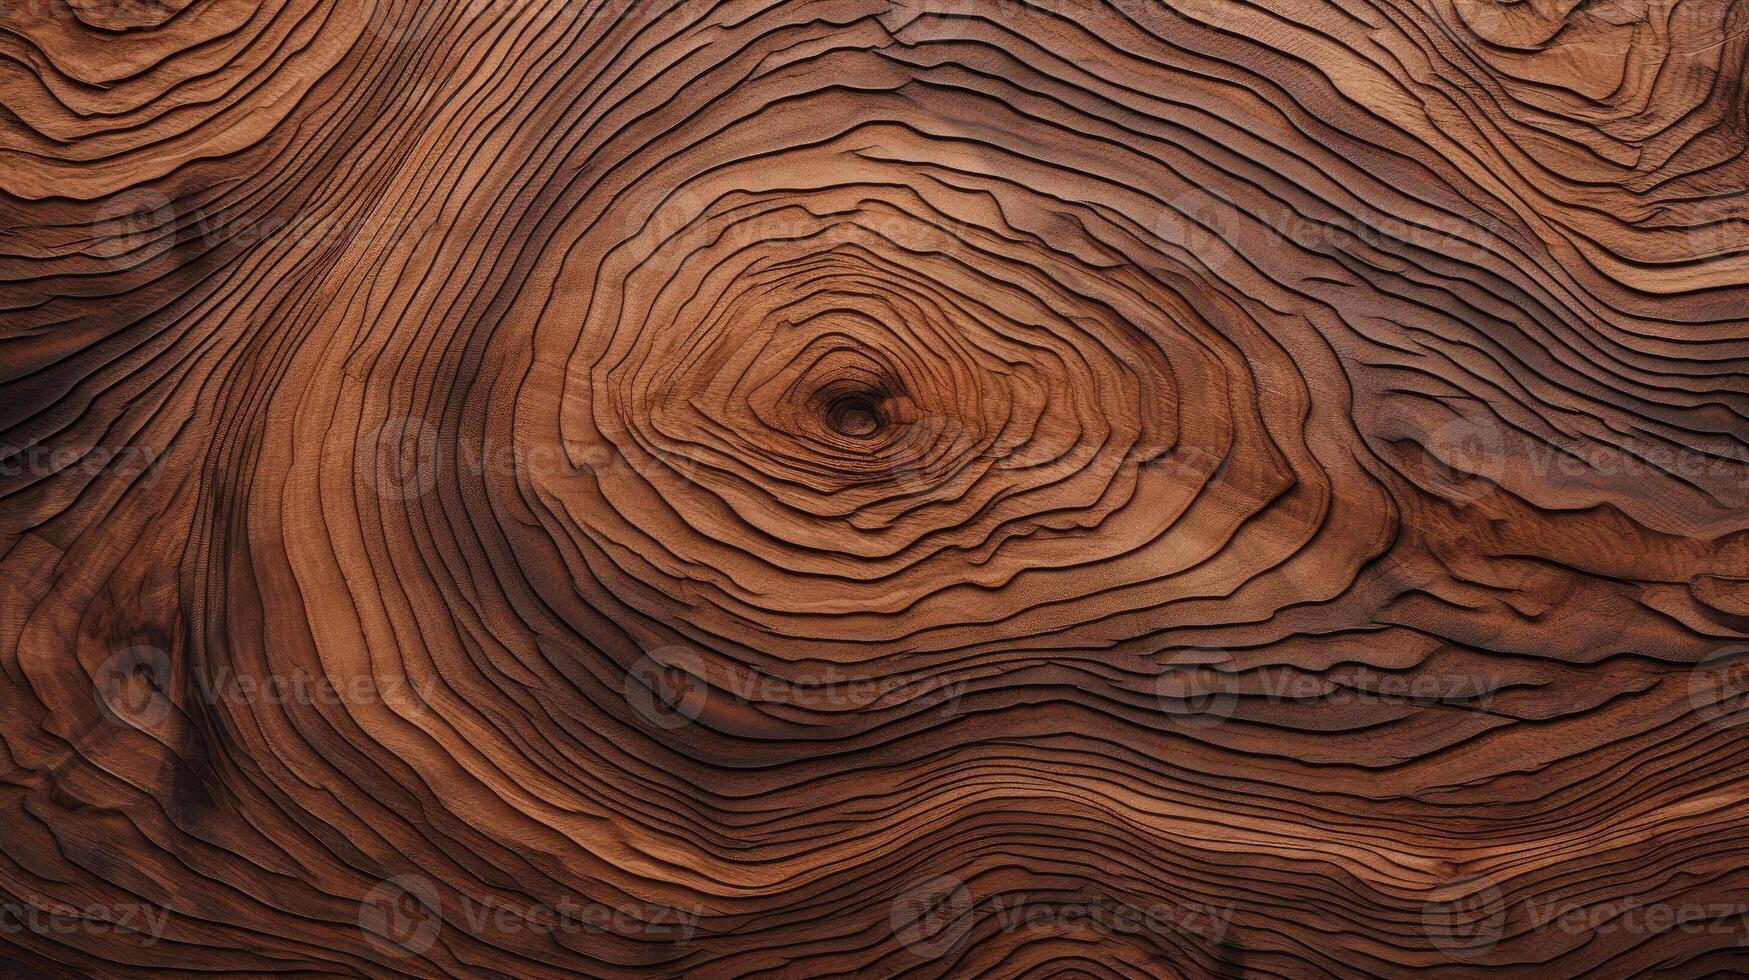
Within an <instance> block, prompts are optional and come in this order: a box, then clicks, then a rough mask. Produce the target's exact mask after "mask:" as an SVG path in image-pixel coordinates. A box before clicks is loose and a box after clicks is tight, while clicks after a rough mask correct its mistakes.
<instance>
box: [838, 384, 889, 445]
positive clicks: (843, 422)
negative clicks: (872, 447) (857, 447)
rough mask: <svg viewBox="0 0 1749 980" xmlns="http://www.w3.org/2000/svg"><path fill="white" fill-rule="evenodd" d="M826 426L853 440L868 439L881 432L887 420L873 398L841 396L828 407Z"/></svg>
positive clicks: (856, 395) (858, 395)
mask: <svg viewBox="0 0 1749 980" xmlns="http://www.w3.org/2000/svg"><path fill="white" fill-rule="evenodd" d="M826 424H827V425H829V426H831V427H832V431H833V432H836V433H838V434H839V435H841V436H849V437H850V438H852V439H867V438H869V437H870V436H873V435H875V434H877V433H879V432H880V431H881V428H882V427H883V426H884V425H885V424H886V420H885V419H884V418H882V417H881V410H880V406H878V405H876V404H875V401H874V399H873V398H871V397H869V396H868V395H863V394H852V395H840V396H839V397H837V398H834V399H832V401H831V403H830V404H828V405H827V406H826Z"/></svg>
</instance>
